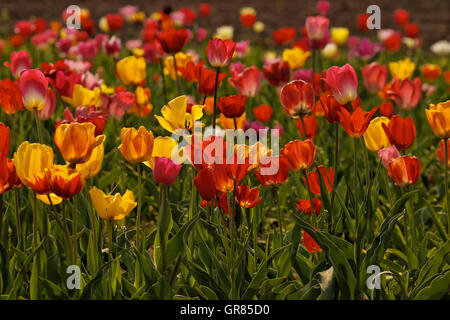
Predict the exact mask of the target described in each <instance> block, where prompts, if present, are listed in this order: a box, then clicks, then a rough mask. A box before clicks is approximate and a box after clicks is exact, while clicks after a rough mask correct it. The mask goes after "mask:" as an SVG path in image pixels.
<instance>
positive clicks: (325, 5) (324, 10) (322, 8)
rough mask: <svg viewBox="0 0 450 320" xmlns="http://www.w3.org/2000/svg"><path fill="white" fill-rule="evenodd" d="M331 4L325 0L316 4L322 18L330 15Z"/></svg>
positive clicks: (320, 0)
mask: <svg viewBox="0 0 450 320" xmlns="http://www.w3.org/2000/svg"><path fill="white" fill-rule="evenodd" d="M330 6H331V4H330V3H329V2H328V1H325V0H319V1H317V3H316V8H317V11H318V12H319V14H321V15H322V16H326V15H328V11H329V10H330Z"/></svg>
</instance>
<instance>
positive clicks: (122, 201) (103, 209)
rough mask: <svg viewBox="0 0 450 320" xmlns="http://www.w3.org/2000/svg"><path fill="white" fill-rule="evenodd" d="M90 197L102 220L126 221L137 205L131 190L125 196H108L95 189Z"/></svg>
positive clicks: (118, 194) (90, 193) (117, 194)
mask: <svg viewBox="0 0 450 320" xmlns="http://www.w3.org/2000/svg"><path fill="white" fill-rule="evenodd" d="M89 195H90V196H91V199H92V203H93V204H94V207H95V209H96V210H97V212H98V215H99V216H100V218H102V219H105V220H109V221H113V220H115V221H117V220H122V219H124V218H125V217H126V216H127V215H128V214H129V213H130V212H131V210H133V209H134V207H136V205H137V203H136V202H135V201H134V194H133V192H132V191H130V190H127V191H126V192H125V194H124V195H123V196H122V195H120V193H116V194H115V195H106V194H105V193H104V192H103V191H102V190H100V189H98V188H96V187H93V188H92V189H91V190H90V191H89Z"/></svg>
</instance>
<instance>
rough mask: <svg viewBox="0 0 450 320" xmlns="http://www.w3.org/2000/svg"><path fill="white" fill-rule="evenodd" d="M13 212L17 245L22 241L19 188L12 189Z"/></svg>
mask: <svg viewBox="0 0 450 320" xmlns="http://www.w3.org/2000/svg"><path fill="white" fill-rule="evenodd" d="M14 212H15V215H16V230H17V245H19V244H20V243H22V222H21V221H20V208H19V189H18V188H15V189H14Z"/></svg>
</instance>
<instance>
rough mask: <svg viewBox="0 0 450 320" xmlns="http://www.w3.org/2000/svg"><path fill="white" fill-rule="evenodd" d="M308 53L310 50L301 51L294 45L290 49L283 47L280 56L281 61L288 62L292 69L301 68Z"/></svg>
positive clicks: (309, 53)
mask: <svg viewBox="0 0 450 320" xmlns="http://www.w3.org/2000/svg"><path fill="white" fill-rule="evenodd" d="M310 55H311V52H309V51H303V50H302V49H301V48H299V47H294V48H292V49H284V50H283V54H282V58H283V61H286V62H287V63H288V64H289V67H290V68H291V69H292V70H294V69H298V68H302V67H303V66H304V65H305V62H306V60H307V59H308V58H309V56H310Z"/></svg>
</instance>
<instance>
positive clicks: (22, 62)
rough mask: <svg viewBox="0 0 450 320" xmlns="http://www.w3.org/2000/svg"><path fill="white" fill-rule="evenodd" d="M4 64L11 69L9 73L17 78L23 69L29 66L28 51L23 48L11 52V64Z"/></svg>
mask: <svg viewBox="0 0 450 320" xmlns="http://www.w3.org/2000/svg"><path fill="white" fill-rule="evenodd" d="M4 65H5V66H6V67H9V68H10V69H11V73H12V75H13V76H14V77H15V78H19V76H20V73H21V72H22V71H23V70H28V69H30V68H31V59H30V53H29V52H28V51H25V50H20V51H17V52H12V53H11V64H9V62H5V63H4Z"/></svg>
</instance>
